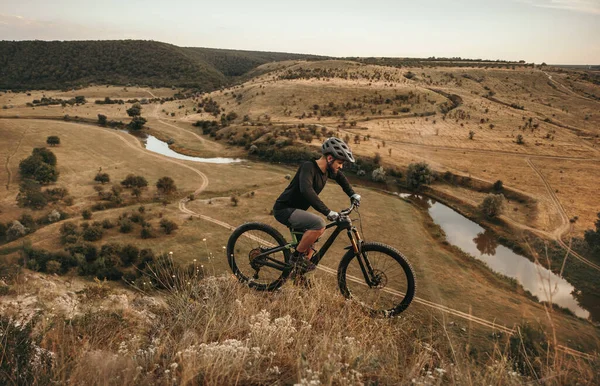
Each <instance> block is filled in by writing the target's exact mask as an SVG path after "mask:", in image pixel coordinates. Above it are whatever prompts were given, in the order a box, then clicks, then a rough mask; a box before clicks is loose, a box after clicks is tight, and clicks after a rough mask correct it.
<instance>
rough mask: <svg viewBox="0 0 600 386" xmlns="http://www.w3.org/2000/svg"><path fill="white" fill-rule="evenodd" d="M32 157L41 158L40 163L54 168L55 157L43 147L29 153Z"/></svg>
mask: <svg viewBox="0 0 600 386" xmlns="http://www.w3.org/2000/svg"><path fill="white" fill-rule="evenodd" d="M31 154H32V155H33V156H39V157H41V158H42V162H45V163H47V164H48V165H52V166H56V156H55V155H54V153H52V151H51V150H50V149H46V148H45V147H36V148H35V149H33V152H32V153H31Z"/></svg>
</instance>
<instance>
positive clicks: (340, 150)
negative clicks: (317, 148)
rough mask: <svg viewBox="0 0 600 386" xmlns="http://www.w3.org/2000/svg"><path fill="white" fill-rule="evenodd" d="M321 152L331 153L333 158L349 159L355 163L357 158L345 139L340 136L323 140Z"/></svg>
mask: <svg viewBox="0 0 600 386" xmlns="http://www.w3.org/2000/svg"><path fill="white" fill-rule="evenodd" d="M321 152H322V153H323V154H331V155H332V156H333V158H336V159H339V160H342V161H348V162H351V163H354V162H355V161H356V160H355V159H354V157H353V156H352V150H350V148H349V147H348V145H346V143H345V142H344V141H342V140H341V139H339V138H336V137H331V138H328V139H327V140H326V141H325V142H323V146H321Z"/></svg>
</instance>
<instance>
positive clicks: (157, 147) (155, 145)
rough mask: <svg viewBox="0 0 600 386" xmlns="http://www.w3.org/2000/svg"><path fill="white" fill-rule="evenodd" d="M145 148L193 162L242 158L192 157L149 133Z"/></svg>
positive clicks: (216, 162)
mask: <svg viewBox="0 0 600 386" xmlns="http://www.w3.org/2000/svg"><path fill="white" fill-rule="evenodd" d="M146 149H148V150H150V151H153V152H155V153H159V154H162V155H165V156H167V157H171V158H177V159H181V160H185V161H194V162H204V163H213V164H229V163H234V162H241V161H242V160H241V159H239V158H221V157H216V158H201V157H192V156H189V155H185V154H180V153H177V152H176V151H173V150H171V149H170V148H169V145H168V144H167V143H166V142H163V141H161V140H160V139H158V138H156V137H155V136H152V135H149V136H148V138H146Z"/></svg>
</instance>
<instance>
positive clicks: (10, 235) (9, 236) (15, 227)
mask: <svg viewBox="0 0 600 386" xmlns="http://www.w3.org/2000/svg"><path fill="white" fill-rule="evenodd" d="M28 232H29V229H27V228H26V227H25V226H23V224H21V223H20V222H19V221H17V220H15V221H13V223H12V224H11V226H10V227H9V228H8V230H7V231H6V240H8V241H12V240H16V239H18V238H20V237H23V236H25V235H26V234H27V233H28Z"/></svg>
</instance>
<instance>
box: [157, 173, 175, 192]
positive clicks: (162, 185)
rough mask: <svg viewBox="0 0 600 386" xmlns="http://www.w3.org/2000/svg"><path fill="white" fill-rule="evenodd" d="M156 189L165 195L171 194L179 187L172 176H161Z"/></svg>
mask: <svg viewBox="0 0 600 386" xmlns="http://www.w3.org/2000/svg"><path fill="white" fill-rule="evenodd" d="M156 189H158V191H159V192H160V193H162V194H164V195H167V196H168V195H170V194H172V193H174V192H175V191H177V187H176V186H175V181H173V179H172V178H171V177H161V178H160V179H159V180H158V181H157V182H156Z"/></svg>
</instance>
